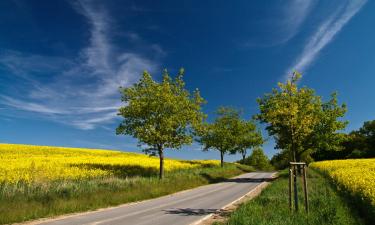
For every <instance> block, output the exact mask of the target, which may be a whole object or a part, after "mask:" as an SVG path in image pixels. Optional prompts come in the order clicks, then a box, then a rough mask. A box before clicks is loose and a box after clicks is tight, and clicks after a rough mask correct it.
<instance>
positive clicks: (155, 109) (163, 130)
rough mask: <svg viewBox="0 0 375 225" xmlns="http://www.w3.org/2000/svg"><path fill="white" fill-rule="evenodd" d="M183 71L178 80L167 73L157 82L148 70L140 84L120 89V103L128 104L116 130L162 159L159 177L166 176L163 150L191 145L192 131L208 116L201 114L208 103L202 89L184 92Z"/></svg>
mask: <svg viewBox="0 0 375 225" xmlns="http://www.w3.org/2000/svg"><path fill="white" fill-rule="evenodd" d="M183 74H184V70H183V69H181V70H180V71H179V73H178V75H177V76H176V78H175V79H172V78H171V77H170V76H169V74H168V72H167V70H164V73H163V80H162V81H161V82H157V81H154V80H153V79H152V77H151V75H150V74H149V73H148V72H147V71H145V72H144V73H143V76H142V78H141V79H140V80H139V82H137V83H135V84H134V85H133V86H131V87H126V88H125V87H121V88H120V92H121V94H122V97H121V100H122V101H123V102H124V103H125V105H124V106H122V107H121V108H120V109H119V115H121V116H122V117H123V118H124V119H123V121H122V122H121V124H120V125H119V126H118V128H117V129H116V133H117V134H124V135H131V136H133V137H135V138H137V139H138V141H139V144H140V145H141V146H143V145H146V146H147V147H146V148H145V149H144V151H145V152H146V153H150V154H154V155H156V154H158V155H159V157H160V178H162V177H163V171H164V170H163V167H164V164H163V159H164V154H163V150H164V149H165V148H172V149H179V148H181V146H182V145H185V144H191V143H192V141H193V129H195V128H199V127H200V125H201V123H202V121H203V120H204V118H205V117H206V115H205V114H204V113H202V112H201V106H202V105H203V104H204V103H205V100H204V99H203V98H202V97H201V96H200V92H199V90H198V89H197V90H195V91H194V92H193V93H192V94H191V93H190V92H189V91H188V90H186V89H185V83H184V81H183Z"/></svg>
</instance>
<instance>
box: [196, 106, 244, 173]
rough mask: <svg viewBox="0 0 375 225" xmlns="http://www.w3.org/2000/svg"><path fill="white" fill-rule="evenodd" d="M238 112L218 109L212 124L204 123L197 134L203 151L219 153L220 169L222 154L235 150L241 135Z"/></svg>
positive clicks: (222, 160)
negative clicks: (216, 151) (214, 150)
mask: <svg viewBox="0 0 375 225" xmlns="http://www.w3.org/2000/svg"><path fill="white" fill-rule="evenodd" d="M240 128H241V119H240V112H239V111H238V110H235V109H233V108H229V107H220V108H219V109H218V110H217V118H216V119H215V121H214V122H213V123H206V124H204V125H203V127H202V129H201V130H200V131H199V133H198V136H199V138H198V140H197V141H198V142H200V143H201V144H202V145H203V150H204V151H208V150H209V149H216V150H218V151H219V152H220V162H221V167H223V166H224V154H225V153H228V152H235V151H236V150H237V145H236V144H237V138H238V136H240V134H241V129H240Z"/></svg>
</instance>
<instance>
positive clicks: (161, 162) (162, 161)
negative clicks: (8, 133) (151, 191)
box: [158, 146, 164, 179]
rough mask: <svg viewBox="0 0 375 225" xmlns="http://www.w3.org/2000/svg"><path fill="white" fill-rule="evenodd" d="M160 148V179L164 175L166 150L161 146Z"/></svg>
mask: <svg viewBox="0 0 375 225" xmlns="http://www.w3.org/2000/svg"><path fill="white" fill-rule="evenodd" d="M158 150H159V159H160V166H159V179H163V177H164V152H163V148H162V147H161V146H159V149H158Z"/></svg>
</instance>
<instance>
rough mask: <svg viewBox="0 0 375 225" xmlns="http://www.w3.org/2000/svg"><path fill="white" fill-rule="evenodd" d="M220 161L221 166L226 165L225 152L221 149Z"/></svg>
mask: <svg viewBox="0 0 375 225" xmlns="http://www.w3.org/2000/svg"><path fill="white" fill-rule="evenodd" d="M220 163H221V167H224V152H223V151H220Z"/></svg>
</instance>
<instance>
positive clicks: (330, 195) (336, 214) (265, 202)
mask: <svg viewBox="0 0 375 225" xmlns="http://www.w3.org/2000/svg"><path fill="white" fill-rule="evenodd" d="M298 181H299V206H300V210H299V212H298V213H295V212H290V210H289V207H288V176H287V174H286V172H285V171H283V172H282V173H281V174H280V178H279V179H277V180H276V181H274V182H273V183H272V184H271V185H270V186H269V187H267V188H266V189H265V190H264V191H263V192H262V193H261V195H260V196H258V197H256V198H255V199H253V200H251V201H249V202H247V203H244V204H243V205H241V206H240V207H239V208H238V209H237V210H236V211H234V212H233V213H232V214H231V215H230V217H229V220H228V221H227V222H226V223H225V224H227V225H250V224H257V225H262V224H264V225H265V224H267V225H270V224H280V225H281V224H285V225H290V224H296V225H297V224H298V225H300V224H311V225H314V224H316V225H326V224H332V225H341V224H345V225H351V224H364V221H361V219H360V218H359V216H358V214H357V212H356V210H355V209H354V208H351V207H350V206H349V204H348V201H347V200H346V199H345V198H344V196H343V195H341V194H340V193H339V192H338V191H337V190H336V187H335V186H334V185H333V184H332V183H331V181H330V180H329V179H327V178H325V177H324V176H322V175H321V174H319V173H318V172H315V171H313V170H311V169H310V170H309V172H308V191H309V206H310V212H309V214H308V215H307V214H306V213H305V211H304V202H303V191H302V187H301V184H302V183H301V180H298Z"/></svg>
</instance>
